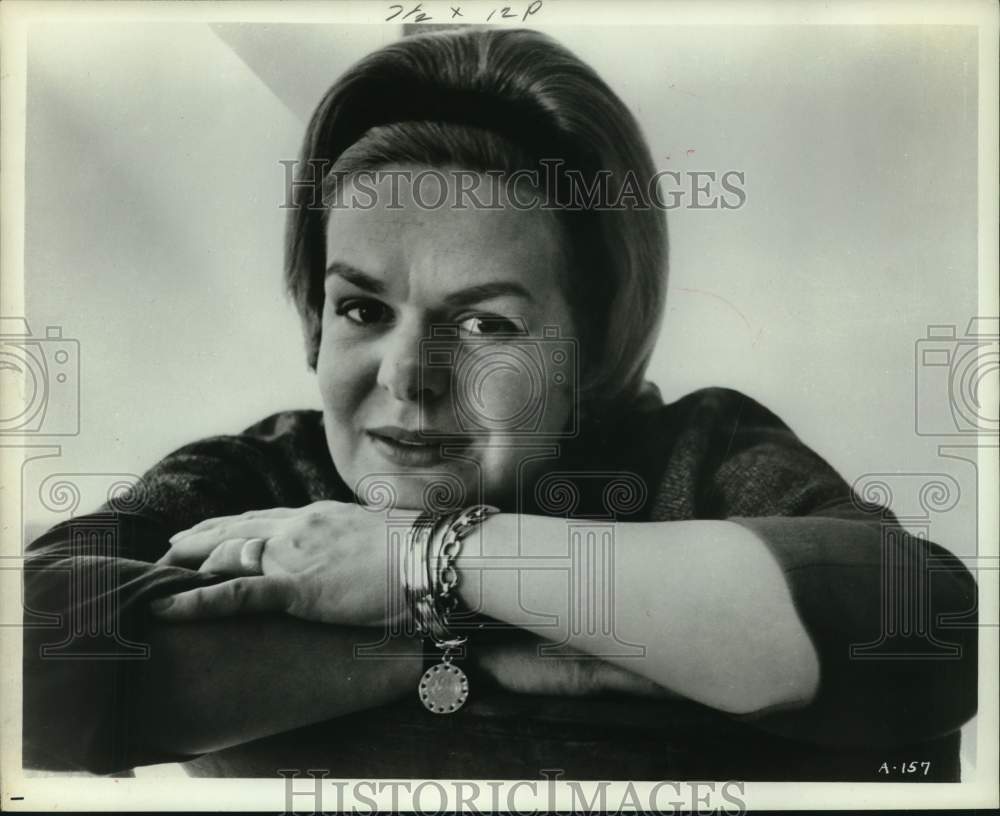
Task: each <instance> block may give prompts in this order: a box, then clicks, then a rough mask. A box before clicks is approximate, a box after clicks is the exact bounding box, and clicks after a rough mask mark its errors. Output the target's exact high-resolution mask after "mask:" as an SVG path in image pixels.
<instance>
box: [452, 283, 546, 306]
mask: <svg viewBox="0 0 1000 816" xmlns="http://www.w3.org/2000/svg"><path fill="white" fill-rule="evenodd" d="M505 295H514V296H516V297H522V298H524V299H525V300H534V298H532V297H531V293H530V292H529V291H528V290H527V289H526V288H525V287H524V286H522V285H521V284H520V283H517V282H516V281H492V282H490V283H480V284H477V285H475V286H467V287H466V288H465V289H459V290H458V291H456V292H451V293H449V294H448V295H446V296H445V298H444V302H445V304H447V305H448V306H464V305H467V304H470V303H478V302H479V301H481V300H490V299H491V298H496V297H503V296H505Z"/></svg>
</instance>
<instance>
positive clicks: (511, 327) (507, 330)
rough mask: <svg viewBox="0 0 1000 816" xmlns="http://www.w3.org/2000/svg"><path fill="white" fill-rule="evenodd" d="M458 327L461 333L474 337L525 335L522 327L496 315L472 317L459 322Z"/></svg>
mask: <svg viewBox="0 0 1000 816" xmlns="http://www.w3.org/2000/svg"><path fill="white" fill-rule="evenodd" d="M458 326H459V328H460V329H461V330H462V331H463V332H465V333H467V334H476V335H494V334H524V333H525V332H524V328H523V327H522V326H520V325H519V324H517V323H515V322H513V321H512V320H508V319H507V318H506V317H499V316H498V315H474V316H473V317H467V318H466V319H465V320H462V321H460V322H459V324H458Z"/></svg>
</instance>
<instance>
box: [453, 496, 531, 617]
mask: <svg viewBox="0 0 1000 816" xmlns="http://www.w3.org/2000/svg"><path fill="white" fill-rule="evenodd" d="M517 518H518V516H517V514H516V513H496V514H494V515H492V516H490V517H489V518H487V519H486V520H485V521H484V522H483V523H482V524H480V525H479V526H478V527H477V528H476V530H475V531H473V533H472V534H471V535H469V536H468V537H467V538H466V540H465V546H464V547H463V548H462V551H461V552H460V553H459V555H458V557H457V558H456V559H455V570H456V572H457V573H458V576H459V581H458V599H459V602H460V603H461V605H462V607H463V608H464V609H466V610H468V611H471V612H478V613H481V614H487V615H488V614H490V612H489V610H488V609H487V608H486V607H487V605H488V602H489V596H490V595H491V591H490V590H491V589H493V590H495V589H496V586H497V584H499V583H502V582H503V576H504V575H505V574H508V575H509V574H511V573H512V572H513V570H514V569H515V566H516V562H515V561H514V559H515V558H516V556H517Z"/></svg>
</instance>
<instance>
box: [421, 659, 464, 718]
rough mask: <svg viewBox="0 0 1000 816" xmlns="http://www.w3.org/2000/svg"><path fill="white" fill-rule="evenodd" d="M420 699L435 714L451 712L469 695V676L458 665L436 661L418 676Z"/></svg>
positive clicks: (458, 707)
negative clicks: (421, 675) (436, 662)
mask: <svg viewBox="0 0 1000 816" xmlns="http://www.w3.org/2000/svg"><path fill="white" fill-rule="evenodd" d="M419 691H420V701H421V702H422V703H423V704H424V706H425V707H426V708H427V710H428V711H433V712H434V713H435V714H453V713H454V712H456V711H458V710H459V709H460V708H461V707H462V705H463V704H464V703H465V701H466V699H467V698H468V696H469V678H468V677H466V676H465V672H464V671H462V670H461V669H460V668H458V666H454V665H452V664H451V663H438V664H437V665H436V666H431V667H430V668H429V669H428V670H427V671H425V672H424V676H423V677H421V678H420V689H419Z"/></svg>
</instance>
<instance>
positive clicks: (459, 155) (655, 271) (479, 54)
mask: <svg viewBox="0 0 1000 816" xmlns="http://www.w3.org/2000/svg"><path fill="white" fill-rule="evenodd" d="M348 151H349V155H352V156H353V158H352V159H351V160H350V161H348V162H346V163H343V162H342V163H341V166H342V167H343V165H344V164H346V165H348V166H349V167H352V168H354V169H357V168H359V167H361V166H362V165H364V166H365V167H366V168H371V167H374V166H377V165H389V164H397V165H402V164H423V165H430V166H444V165H449V166H454V167H462V168H467V169H470V170H479V171H490V170H493V171H504V172H507V173H510V172H513V171H514V170H515V169H520V168H522V167H524V165H525V164H526V163H528V164H530V163H531V162H532V161H534V162H538V161H539V160H540V159H550V160H551V159H556V160H559V161H563V162H565V167H566V169H568V170H575V171H577V172H578V173H581V174H582V178H584V179H588V178H596V177H597V175H598V173H602V174H604V175H605V176H606V178H607V184H608V188H607V194H606V196H607V198H609V199H610V200H612V201H614V200H616V197H617V194H618V192H620V191H621V190H622V187H623V185H624V184H625V180H626V177H627V176H629V175H631V176H632V179H633V182H632V183H633V184H634V183H635V180H636V179H638V180H639V181H640V186H642V187H643V189H645V187H644V185H645V184H647V183H648V182H649V180H650V179H652V178H654V176H655V167H654V164H653V160H652V157H651V156H650V153H649V148H648V146H647V144H646V142H645V139H644V138H643V136H642V133H641V130H640V128H639V125H638V123H637V122H636V121H635V118H634V117H633V116H632V114H631V113H630V111H629V110H628V108H627V107H626V106H625V105H624V103H623V102H622V101H621V100H620V99H619V98H618V96H617V95H616V94H615V93H614V92H613V91H612V90H611V89H610V88H609V87H608V86H607V84H606V83H605V82H604V81H603V80H602V79H601V78H600V77H599V76H598V75H597V73H596V72H595V71H594V70H593V69H592V68H590V67H589V66H588V65H587V64H586V63H584V62H583V61H582V60H580V59H579V58H578V57H577V56H576V55H574V54H573V53H572V52H570V51H569V50H568V49H566V48H565V47H563V46H562V45H560V44H559V43H557V42H556V41H555V40H553V39H552V38H551V37H549V36H547V35H545V34H542V33H540V32H537V31H531V30H526V29H467V30H453V31H446V32H435V33H431V34H423V35H417V36H412V37H407V38H404V39H402V40H400V41H398V42H394V43H392V44H390V45H388V46H386V47H384V48H381V49H379V50H378V51H375V52H373V53H372V54H369V55H368V56H366V57H365V58H363V59H362V60H360V61H359V62H358V63H356V64H355V65H354V66H353V67H352V68H350V69H349V70H348V71H347V72H346V73H345V74H344V75H343V76H342V77H341V78H340V79H339V80H338V81H337V82H336V83H335V84H334V85H333V86H332V87H331V88H330V90H329V91H327V93H326V95H325V96H324V97H323V99H322V100H321V101H320V103H319V105H318V107H317V108H316V111H315V112H314V114H313V116H312V119H311V121H310V123H309V126H308V129H307V131H306V136H305V140H304V143H303V147H302V152H301V155H300V161H299V163H298V169H297V172H296V184H295V187H294V188H293V190H292V195H291V201H292V203H293V206H292V208H291V209H290V211H289V215H288V222H287V230H286V257H285V276H286V284H287V287H288V291H289V293H290V295H291V297H292V299H293V300H294V302H295V305H296V307H297V309H298V311H299V314H300V316H301V318H302V322H303V329H304V333H305V340H306V349H307V359H308V363H309V366H310V367H311V368H314V367H315V365H316V359H317V355H318V352H319V343H320V335H321V331H322V312H323V302H324V294H323V293H324V277H325V267H326V239H325V234H326V221H327V216H328V211H327V210H325V209H324V208H323V207H314V206H308V205H307V202H306V201H305V199H304V198H303V194H304V193H305V192H306V187H307V183H308V182H309V181H311V180H313V181H314V180H315V179H314V175H313V174H314V173H315V172H316V169H317V168H318V167H319V168H322V169H323V171H324V172H327V173H329V172H330V171H332V170H333V169H334V168H335V167H336V166H337V163H338V162H339V161H340V160H341V158H342V157H345V158H346V156H345V153H348ZM536 166H537V165H536ZM626 200H627V199H624V198H623V199H621V201H622V205H621V206H620V207H615V208H609V207H600V208H592V207H591V208H588V207H583V208H579V207H577V208H575V209H573V208H565V209H563V210H561V211H559V212H557V215H558V216H559V218H560V220H561V222H562V223H563V224H564V226H565V234H566V241H567V244H566V249H567V252H566V253H565V255H566V258H567V264H568V267H569V276H570V281H565V282H564V284H566V285H564V289H565V292H566V295H567V301H568V303H569V305H570V308H571V310H572V312H573V316H574V322H575V323H576V325H577V328H578V330H579V331H580V335H579V340H580V342H581V354H580V362H581V374H582V376H581V383H580V387H581V397H582V399H583V400H584V403H585V404H587V403H590V404H594V403H609V404H613V403H619V402H622V401H628V400H629V399H631V398H632V397H633V396H634V395H635V394H637V393H638V391H639V388H640V387H641V385H642V379H643V375H644V373H645V369H646V366H647V365H648V362H649V358H650V356H651V354H652V351H653V347H654V345H655V342H656V337H657V334H658V332H659V328H660V322H661V319H662V316H663V308H664V300H665V295H666V284H667V232H666V217H665V214H664V212H663V210H662V208H659V207H656V206H649V203H648V201H647V202H646V203H645V204H642V203H639V205H638V206H636V202H635V200H634V199H633V202H632V203H631V204H627V203H624V202H625V201H626ZM577 275H580V276H583V277H584V278H585V283H583V285H581V281H580V280H578V279H577ZM569 284H571V285H569Z"/></svg>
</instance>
